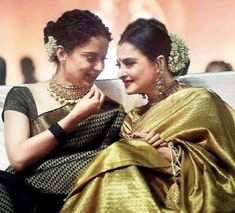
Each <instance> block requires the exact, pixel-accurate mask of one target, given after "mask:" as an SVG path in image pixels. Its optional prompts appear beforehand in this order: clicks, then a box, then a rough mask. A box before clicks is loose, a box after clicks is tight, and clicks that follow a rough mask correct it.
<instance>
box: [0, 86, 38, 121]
mask: <svg viewBox="0 0 235 213" xmlns="http://www.w3.org/2000/svg"><path fill="white" fill-rule="evenodd" d="M31 106H34V99H33V96H32V94H31V92H30V90H29V88H28V87H27V86H14V87H12V88H11V89H10V91H9V92H8V94H7V96H6V99H5V103H4V108H3V111H2V118H3V119H4V116H3V115H4V112H5V111H6V110H13V111H18V112H21V113H23V114H25V115H26V116H27V117H31V113H30V112H31ZM33 109H34V108H33Z"/></svg>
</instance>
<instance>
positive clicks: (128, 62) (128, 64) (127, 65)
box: [125, 61, 135, 67]
mask: <svg viewBox="0 0 235 213" xmlns="http://www.w3.org/2000/svg"><path fill="white" fill-rule="evenodd" d="M134 64H135V62H134V61H126V62H125V66H126V67H132V66H133V65H134Z"/></svg>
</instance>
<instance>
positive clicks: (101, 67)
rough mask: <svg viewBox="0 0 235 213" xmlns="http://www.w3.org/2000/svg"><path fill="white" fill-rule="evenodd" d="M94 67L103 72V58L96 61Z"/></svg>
mask: <svg viewBox="0 0 235 213" xmlns="http://www.w3.org/2000/svg"><path fill="white" fill-rule="evenodd" d="M94 69H95V70H96V71H98V72H102V71H103V69H104V61H103V60H99V61H97V62H96V63H95V66H94Z"/></svg>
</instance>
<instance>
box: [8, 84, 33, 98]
mask: <svg viewBox="0 0 235 213" xmlns="http://www.w3.org/2000/svg"><path fill="white" fill-rule="evenodd" d="M28 97H31V92H30V90H29V89H28V87H26V86H14V87H12V88H11V89H10V90H9V92H8V93H7V96H6V101H9V100H11V99H16V100H18V99H20V98H26V99H27V98H28Z"/></svg>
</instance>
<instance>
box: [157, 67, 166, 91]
mask: <svg viewBox="0 0 235 213" xmlns="http://www.w3.org/2000/svg"><path fill="white" fill-rule="evenodd" d="M158 73H159V75H158V79H157V80H156V87H157V89H158V91H159V95H163V91H164V89H165V86H164V77H163V74H164V73H163V70H162V69H161V68H159V72H158Z"/></svg>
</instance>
